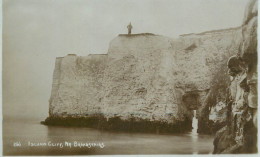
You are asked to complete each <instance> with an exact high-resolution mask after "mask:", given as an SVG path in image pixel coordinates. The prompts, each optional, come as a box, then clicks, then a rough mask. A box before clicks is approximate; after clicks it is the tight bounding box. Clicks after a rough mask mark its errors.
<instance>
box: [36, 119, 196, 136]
mask: <svg viewBox="0 0 260 157" xmlns="http://www.w3.org/2000/svg"><path fill="white" fill-rule="evenodd" d="M41 124H44V125H52V126H65V127H89V128H96V129H101V130H109V131H123V132H145V133H183V132H187V131H190V130H191V129H192V122H191V120H189V119H188V118H186V119H185V120H184V121H181V122H177V123H174V124H169V123H167V122H161V121H149V120H144V119H137V118H130V119H129V120H122V119H120V118H119V117H113V118H109V119H106V118H105V117H104V116H94V117H79V118H76V117H64V118H61V117H48V118H46V120H45V121H43V122H41Z"/></svg>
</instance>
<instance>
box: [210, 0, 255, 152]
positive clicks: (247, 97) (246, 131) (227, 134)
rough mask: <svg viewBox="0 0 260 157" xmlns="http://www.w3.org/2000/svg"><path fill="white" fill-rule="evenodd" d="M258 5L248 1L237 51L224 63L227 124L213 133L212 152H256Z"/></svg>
mask: <svg viewBox="0 0 260 157" xmlns="http://www.w3.org/2000/svg"><path fill="white" fill-rule="evenodd" d="M257 6H258V5H257V1H256V0H252V1H250V3H249V4H248V6H247V9H246V12H245V18H244V21H243V25H242V35H243V39H242V43H241V46H240V49H239V52H238V54H237V55H235V56H232V57H230V58H229V61H228V63H227V69H228V71H229V75H230V81H231V83H230V85H229V87H228V92H227V97H226V104H227V120H226V122H227V125H226V126H225V127H223V128H222V129H220V130H219V131H218V132H217V134H216V138H215V140H214V145H215V149H214V153H256V152H257V108H258V107H257V106H258V104H257V14H258V13H257Z"/></svg>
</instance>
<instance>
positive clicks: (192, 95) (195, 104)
mask: <svg viewBox="0 0 260 157" xmlns="http://www.w3.org/2000/svg"><path fill="white" fill-rule="evenodd" d="M198 99H199V94H198V93H197V92H194V91H190V92H186V93H185V94H184V95H183V96H182V100H183V103H184V105H185V106H186V107H187V109H188V110H189V111H190V114H191V117H192V121H191V123H192V124H191V125H192V130H191V134H192V135H194V136H197V131H198V118H197V109H198V108H199V101H198Z"/></svg>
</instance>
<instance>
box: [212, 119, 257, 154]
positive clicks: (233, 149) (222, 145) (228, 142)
mask: <svg viewBox="0 0 260 157" xmlns="http://www.w3.org/2000/svg"><path fill="white" fill-rule="evenodd" d="M234 137H235V135H234V134H232V132H231V131H230V127H229V126H225V127H223V128H222V129H220V130H219V131H218V132H217V133H216V136H215V139H214V142H213V144H214V151H213V154H245V153H247V154H252V153H257V152H258V149H257V147H256V146H257V129H256V128H255V127H254V124H253V121H250V122H248V123H246V125H245V138H244V143H241V144H240V143H236V141H235V140H234Z"/></svg>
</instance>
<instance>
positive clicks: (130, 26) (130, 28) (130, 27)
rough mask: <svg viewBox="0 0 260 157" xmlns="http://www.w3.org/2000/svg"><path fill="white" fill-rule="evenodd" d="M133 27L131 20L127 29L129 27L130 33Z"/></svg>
mask: <svg viewBox="0 0 260 157" xmlns="http://www.w3.org/2000/svg"><path fill="white" fill-rule="evenodd" d="M132 28H133V26H132V25H131V22H130V23H129V25H128V26H127V29H128V35H130V34H131V31H132Z"/></svg>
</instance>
